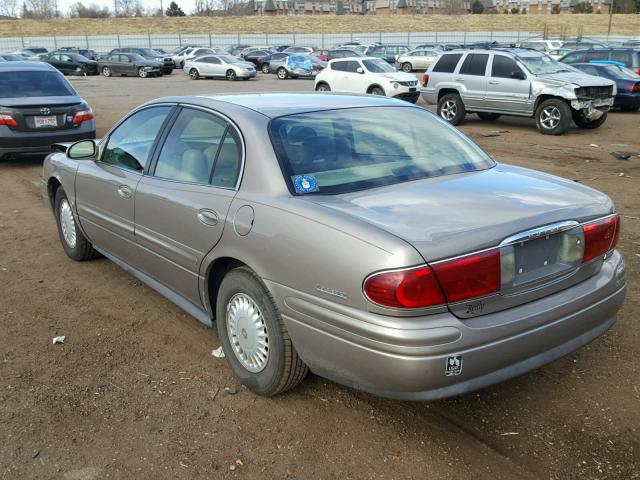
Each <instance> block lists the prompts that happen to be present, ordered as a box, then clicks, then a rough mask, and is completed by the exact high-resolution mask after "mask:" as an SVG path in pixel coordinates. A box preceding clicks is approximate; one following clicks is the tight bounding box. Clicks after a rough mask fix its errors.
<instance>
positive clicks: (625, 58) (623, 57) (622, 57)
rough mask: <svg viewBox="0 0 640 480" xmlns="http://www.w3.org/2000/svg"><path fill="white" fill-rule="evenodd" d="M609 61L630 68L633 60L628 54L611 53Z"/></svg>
mask: <svg viewBox="0 0 640 480" xmlns="http://www.w3.org/2000/svg"><path fill="white" fill-rule="evenodd" d="M611 60H615V61H616V62H622V63H624V64H625V65H626V66H627V67H630V66H631V65H633V60H632V58H631V53H630V52H612V53H611Z"/></svg>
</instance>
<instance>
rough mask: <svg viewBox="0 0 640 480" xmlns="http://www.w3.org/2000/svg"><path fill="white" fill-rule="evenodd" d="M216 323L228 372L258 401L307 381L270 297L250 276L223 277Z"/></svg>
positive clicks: (238, 272)
mask: <svg viewBox="0 0 640 480" xmlns="http://www.w3.org/2000/svg"><path fill="white" fill-rule="evenodd" d="M216 323H217V325H218V337H219V339H220V342H221V343H222V348H223V350H224V353H225V357H226V358H227V360H228V362H229V365H230V366H231V369H232V370H233V372H234V373H235V374H236V376H237V377H238V378H239V379H240V381H241V382H242V384H243V385H246V386H247V388H249V389H250V390H252V391H253V392H255V393H257V394H258V395H265V396H272V395H277V394H278V393H282V392H284V391H286V390H289V389H291V388H293V387H295V386H296V385H298V384H299V383H300V382H301V381H302V380H303V379H304V377H305V376H306V374H307V370H308V369H307V366H306V365H305V364H304V363H303V362H302V360H301V359H300V357H299V356H298V353H297V352H296V350H295V348H294V346H293V343H292V342H291V338H290V337H289V333H288V332H287V329H286V327H285V325H284V322H283V321H282V317H281V316H280V313H279V312H278V308H277V306H276V304H275V301H274V300H273V297H271V294H270V293H269V291H268V290H267V288H266V287H265V285H264V283H263V282H262V280H261V279H260V277H259V276H258V275H257V274H256V273H255V272H253V271H252V270H250V269H248V268H246V267H242V268H236V269H234V270H231V271H230V272H229V273H227V275H226V276H225V277H224V279H223V280H222V284H221V285H220V290H219V291H218V298H217V302H216Z"/></svg>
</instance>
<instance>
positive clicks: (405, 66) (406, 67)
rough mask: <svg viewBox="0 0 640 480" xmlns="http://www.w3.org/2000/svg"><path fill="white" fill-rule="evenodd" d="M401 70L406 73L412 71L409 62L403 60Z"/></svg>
mask: <svg viewBox="0 0 640 480" xmlns="http://www.w3.org/2000/svg"><path fill="white" fill-rule="evenodd" d="M402 71H403V72H407V73H411V72H413V66H412V65H411V64H410V63H409V62H404V63H403V64H402Z"/></svg>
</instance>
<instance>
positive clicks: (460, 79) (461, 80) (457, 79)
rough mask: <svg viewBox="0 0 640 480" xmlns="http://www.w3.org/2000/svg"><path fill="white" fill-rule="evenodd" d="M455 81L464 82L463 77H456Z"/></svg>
mask: <svg viewBox="0 0 640 480" xmlns="http://www.w3.org/2000/svg"><path fill="white" fill-rule="evenodd" d="M456 82H464V78H456Z"/></svg>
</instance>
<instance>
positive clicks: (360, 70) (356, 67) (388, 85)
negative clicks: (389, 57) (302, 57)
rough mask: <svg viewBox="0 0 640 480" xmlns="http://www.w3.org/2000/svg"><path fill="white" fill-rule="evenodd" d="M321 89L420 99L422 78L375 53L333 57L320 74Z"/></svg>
mask: <svg viewBox="0 0 640 480" xmlns="http://www.w3.org/2000/svg"><path fill="white" fill-rule="evenodd" d="M315 88H316V91H317V92H330V91H334V92H349V93H371V94H373V95H386V96H387V97H396V98H400V99H402V100H407V101H408V102H411V103H416V102H417V101H418V98H420V90H419V88H418V80H417V78H416V76H415V75H413V74H411V73H405V72H398V71H396V70H395V69H394V68H393V67H392V66H391V65H389V64H388V63H387V62H385V61H384V60H381V59H379V58H375V57H364V58H363V57H353V58H340V59H336V60H331V61H330V62H329V65H327V68H325V69H324V70H322V72H320V73H319V74H318V75H317V76H316V83H315Z"/></svg>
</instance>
